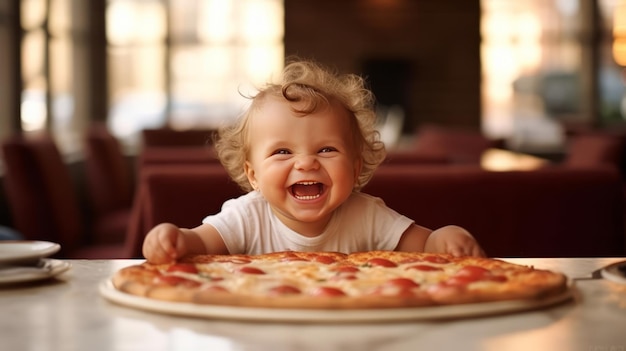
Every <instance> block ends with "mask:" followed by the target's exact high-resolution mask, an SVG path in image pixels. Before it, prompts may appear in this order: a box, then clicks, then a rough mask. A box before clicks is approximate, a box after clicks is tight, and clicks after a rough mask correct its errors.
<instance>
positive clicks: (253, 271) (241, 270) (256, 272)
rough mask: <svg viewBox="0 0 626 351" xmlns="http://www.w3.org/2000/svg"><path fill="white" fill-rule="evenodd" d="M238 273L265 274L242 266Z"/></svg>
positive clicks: (258, 269)
mask: <svg viewBox="0 0 626 351" xmlns="http://www.w3.org/2000/svg"><path fill="white" fill-rule="evenodd" d="M238 271H239V272H241V273H246V274H265V271H263V270H262V269H260V268H257V267H252V266H243V267H241V268H239V269H238Z"/></svg>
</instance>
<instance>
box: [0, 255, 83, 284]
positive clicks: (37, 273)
mask: <svg viewBox="0 0 626 351" xmlns="http://www.w3.org/2000/svg"><path fill="white" fill-rule="evenodd" d="M71 266H72V265H71V264H70V263H69V262H66V261H61V260H55V259H52V258H42V259H41V262H40V264H39V265H38V266H10V265H0V284H14V283H23V282H30V281H37V280H43V279H48V278H52V277H54V276H57V275H59V274H61V273H63V272H65V271H67V270H68V269H70V267H71Z"/></svg>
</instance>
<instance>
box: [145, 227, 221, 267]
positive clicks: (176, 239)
mask: <svg viewBox="0 0 626 351" xmlns="http://www.w3.org/2000/svg"><path fill="white" fill-rule="evenodd" d="M189 254H228V250H227V249H226V245H225V244H224V241H223V240H222V237H221V236H220V234H219V233H218V232H217V230H216V229H215V228H214V227H213V226H211V225H209V224H202V225H200V226H198V227H195V228H193V229H186V228H179V227H177V226H175V225H174V224H171V223H161V224H159V225H157V226H155V227H154V228H152V230H150V232H148V234H147V235H146V238H145V240H144V242H143V255H144V257H145V258H146V260H148V262H150V263H169V262H172V261H175V260H176V259H178V258H180V257H183V256H185V255H189Z"/></svg>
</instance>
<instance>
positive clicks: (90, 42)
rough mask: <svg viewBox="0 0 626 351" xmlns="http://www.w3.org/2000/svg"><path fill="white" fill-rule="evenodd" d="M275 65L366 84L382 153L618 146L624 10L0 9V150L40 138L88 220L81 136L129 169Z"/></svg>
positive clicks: (285, 5)
mask: <svg viewBox="0 0 626 351" xmlns="http://www.w3.org/2000/svg"><path fill="white" fill-rule="evenodd" d="M290 55H297V56H299V57H303V58H312V59H315V60H317V61H319V62H321V63H323V64H326V65H328V66H331V67H333V68H336V69H337V70H338V71H340V72H346V73H348V72H349V73H357V74H361V75H363V76H364V77H366V79H367V81H368V84H369V85H370V87H371V88H372V90H373V91H374V93H375V95H376V97H377V108H378V111H379V118H380V128H381V135H382V138H383V139H384V141H385V142H386V144H387V147H388V148H389V149H390V150H392V151H393V150H405V149H410V148H412V147H413V146H414V145H415V144H416V143H419V142H420V137H419V131H423V130H431V131H432V130H454V131H457V132H471V133H477V134H480V136H481V137H483V138H484V139H485V140H488V141H493V144H489V147H491V146H497V147H498V148H499V149H502V150H508V151H514V152H517V153H523V154H524V155H528V156H536V157H540V158H541V159H542V160H547V161H550V162H560V161H563V160H566V159H567V158H568V155H569V154H568V152H569V151H570V150H571V148H570V146H571V145H570V141H571V139H570V137H571V136H572V135H575V134H579V133H582V131H585V132H589V133H591V132H594V133H596V132H598V133H599V132H602V133H609V134H612V135H619V136H621V135H622V134H624V135H626V98H625V91H624V82H625V81H624V78H625V75H624V66H626V0H524V1H517V0H437V1H432V0H342V1H336V0H316V1H297V0H184V1H170V0H89V1H85V0H1V1H0V140H10V139H12V138H16V137H17V138H24V137H28V136H29V135H41V134H45V135H48V136H49V137H51V138H52V141H53V143H54V144H55V146H56V147H57V148H58V153H59V154H60V156H61V158H62V160H63V161H64V163H65V164H66V165H67V167H68V168H69V169H70V172H71V176H72V182H73V185H72V186H75V187H76V188H77V189H78V196H79V204H81V208H83V209H84V208H86V207H89V206H91V207H92V209H91V210H90V213H91V214H90V215H89V216H91V217H95V216H96V215H95V214H94V213H97V212H98V211H99V210H102V206H105V205H102V204H100V208H99V209H97V208H96V209H93V207H94V206H95V205H93V204H91V205H88V203H89V200H88V198H89V197H90V196H91V197H94V195H89V194H87V193H88V190H85V189H87V188H89V186H88V183H89V182H90V180H89V174H90V172H91V173H92V174H93V173H94V172H95V173H97V172H98V171H94V170H93V167H94V166H93V165H92V166H90V165H89V164H88V162H87V161H88V160H89V158H90V157H96V156H94V155H95V152H96V151H93V150H91V151H90V150H89V143H88V142H87V138H88V136H89V135H90V134H89V133H91V132H92V130H91V129H92V128H93V127H94V126H96V125H97V126H100V127H103V126H104V130H105V131H104V134H107V133H108V134H109V135H110V136H113V137H114V140H109V141H110V142H112V143H113V144H112V145H114V146H113V147H116V146H115V143H118V145H119V147H120V148H121V151H122V153H123V155H124V157H125V159H126V161H127V162H128V164H129V165H131V167H130V169H131V170H132V172H135V173H136V172H137V164H138V159H141V160H145V159H144V158H142V157H146V158H148V157H149V155H145V156H143V155H142V154H141V153H142V149H143V148H144V147H145V146H146V143H148V139H147V138H149V137H150V136H149V135H148V134H146V133H147V132H146V131H150V130H161V129H167V130H176V131H190V130H198V131H210V130H214V129H215V128H217V127H219V126H220V125H223V124H227V123H230V122H232V121H233V120H234V119H235V118H236V117H237V116H238V115H239V113H240V112H241V111H242V109H243V108H244V107H245V104H246V103H247V100H246V99H245V98H243V97H242V95H247V94H252V93H253V92H254V89H255V87H256V86H259V85H260V84H263V83H264V82H266V81H267V80H268V79H271V77H272V76H273V75H276V74H277V73H278V72H279V71H280V70H281V69H282V67H283V65H284V63H285V60H286V57H289V56H290ZM106 137H107V135H104V136H103V138H106ZM186 138H191V137H190V136H187V137H186ZM458 138H460V137H459V136H458V135H457V137H456V139H457V140H458ZM425 139H426V137H424V140H425ZM190 140H191V139H187V141H190ZM461 149H467V146H463V145H461ZM481 151H484V149H481ZM5 152H6V151H5ZM163 152H164V153H166V151H163ZM430 156H433V158H436V157H435V156H437V155H430ZM446 156H450V155H446ZM4 157H7V156H0V161H1V160H2V159H3V158H4ZM174 157H176V156H174ZM451 157H456V156H455V155H452V156H451ZM398 158H400V156H398ZM141 160H139V161H141ZM89 167H92V168H91V171H90V168H89ZM6 168H7V165H6V162H5V164H4V167H2V166H0V176H3V175H4V174H5V171H6ZM111 169H112V168H106V167H105V168H104V171H102V170H101V171H99V172H110V171H111ZM42 172H44V171H42ZM46 172H47V171H46ZM44 173H45V172H44ZM133 179H135V178H133ZM11 184H15V181H13V183H11ZM76 184H78V185H76ZM134 185H135V182H133V184H130V185H128V184H127V185H124V187H123V189H127V190H123V191H122V192H123V193H124V194H122V195H121V196H122V197H123V198H124V199H121V200H119V201H120V202H124V203H125V204H128V203H129V202H132V193H133V186H134ZM12 186H14V187H16V186H15V185H12ZM10 189H12V188H9V187H8V186H5V187H4V188H3V189H1V190H0V226H3V227H6V228H7V230H11V229H8V228H14V227H15V226H16V225H15V221H16V219H15V218H14V216H13V215H12V212H14V211H15V210H11V206H10V204H9V203H8V202H9V201H8V200H7V197H8V195H10V194H6V193H7V190H9V191H8V192H11V190H10ZM117 189H122V188H120V187H119V185H118V188H117ZM128 189H130V190H128ZM129 194H130V195H129ZM105 195H106V194H105ZM100 196H101V197H102V196H104V195H102V194H100ZM9 197H10V196H9ZM129 198H130V200H129ZM35 218H36V217H35ZM33 220H34V221H36V219H33ZM91 221H93V219H92V220H91Z"/></svg>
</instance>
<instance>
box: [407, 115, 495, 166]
mask: <svg viewBox="0 0 626 351" xmlns="http://www.w3.org/2000/svg"><path fill="white" fill-rule="evenodd" d="M415 137H416V151H417V152H420V153H425V154H430V155H439V157H443V158H446V159H448V160H449V162H451V163H465V164H467V163H472V164H480V159H481V156H482V154H483V152H485V150H487V149H489V148H496V147H502V144H503V142H502V141H501V140H493V139H489V138H488V137H486V136H485V135H483V134H482V133H481V132H480V131H478V130H470V129H461V128H452V127H444V126H437V125H430V124H429V125H423V126H421V127H420V128H419V129H418V130H417V133H416V135H415Z"/></svg>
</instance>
